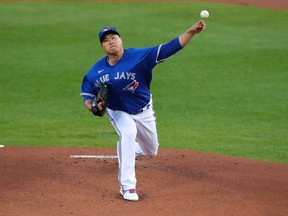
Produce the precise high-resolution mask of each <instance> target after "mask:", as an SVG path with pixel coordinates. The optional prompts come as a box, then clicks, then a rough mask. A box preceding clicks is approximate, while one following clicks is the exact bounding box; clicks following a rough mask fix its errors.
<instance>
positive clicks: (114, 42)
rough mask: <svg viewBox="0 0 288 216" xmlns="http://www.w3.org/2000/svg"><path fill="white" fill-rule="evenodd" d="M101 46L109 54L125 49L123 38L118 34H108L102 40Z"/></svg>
mask: <svg viewBox="0 0 288 216" xmlns="http://www.w3.org/2000/svg"><path fill="white" fill-rule="evenodd" d="M101 47H102V49H103V50H104V52H106V53H107V54H116V53H117V52H119V51H121V50H122V49H123V46H122V40H121V38H120V37H119V35H117V34H107V35H105V37H104V39H103V41H102V44H101Z"/></svg>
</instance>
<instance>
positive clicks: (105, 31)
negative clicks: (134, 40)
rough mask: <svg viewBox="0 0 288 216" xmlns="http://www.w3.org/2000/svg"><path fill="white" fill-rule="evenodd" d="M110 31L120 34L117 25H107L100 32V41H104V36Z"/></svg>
mask: <svg viewBox="0 0 288 216" xmlns="http://www.w3.org/2000/svg"><path fill="white" fill-rule="evenodd" d="M108 33H112V34H117V35H119V36H120V34H119V32H118V31H117V29H116V28H115V27H113V26H105V27H104V28H103V29H101V31H100V32H99V34H98V35H99V40H100V43H102V41H103V38H104V36H105V35H106V34H108Z"/></svg>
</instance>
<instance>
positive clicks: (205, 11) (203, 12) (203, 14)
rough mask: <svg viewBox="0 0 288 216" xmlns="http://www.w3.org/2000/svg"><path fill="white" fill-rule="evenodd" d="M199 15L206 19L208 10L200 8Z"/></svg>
mask: <svg viewBox="0 0 288 216" xmlns="http://www.w3.org/2000/svg"><path fill="white" fill-rule="evenodd" d="M200 16H201V18H203V19H207V18H208V17H209V12H208V11H207V10H202V11H201V13H200Z"/></svg>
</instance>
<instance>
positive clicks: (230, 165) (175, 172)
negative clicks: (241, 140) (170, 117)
mask: <svg viewBox="0 0 288 216" xmlns="http://www.w3.org/2000/svg"><path fill="white" fill-rule="evenodd" d="M71 155H94V156H95V155H97V156H100V155H102V156H107V155H109V156H115V155H116V152H115V149H101V148H64V147H4V148H1V149H0V176H1V177H0V178H1V181H0V191H1V196H0V209H1V211H0V215H1V216H2V215H3V216H4V215H5V216H7V215H9V216H14V215H21V216H25V215H27V216H28V215H29V216H33V215H61V216H63V215H145V216H147V215H197V216H199V215H205V216H209V215H221V216H223V215H253V216H257V215H261V216H263V215H269V216H271V215H275V216H276V215H277V216H281V215H283V216H284V215H288V196H287V194H288V165H285V164H276V163H267V162H260V161H254V160H248V159H241V158H234V157H228V156H222V155H215V154H208V153H202V152H194V151H188V150H176V149H160V151H159V155H158V156H157V157H155V158H150V159H143V160H137V162H136V175H137V179H138V184H137V190H138V193H139V196H140V201H139V202H137V203H134V202H128V201H124V200H123V199H122V198H121V196H120V195H119V192H118V191H119V185H118V181H117V172H118V162H117V159H115V158H108V159H105V158H104V159H97V158H71Z"/></svg>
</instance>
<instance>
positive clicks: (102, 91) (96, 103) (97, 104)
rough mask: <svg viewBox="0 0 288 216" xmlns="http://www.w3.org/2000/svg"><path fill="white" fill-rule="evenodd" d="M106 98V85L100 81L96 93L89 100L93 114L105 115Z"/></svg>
mask: <svg viewBox="0 0 288 216" xmlns="http://www.w3.org/2000/svg"><path fill="white" fill-rule="evenodd" d="M107 98H108V86H107V85H106V84H103V83H102V84H100V85H99V91H98V94H97V95H96V96H95V98H94V99H93V100H92V102H91V106H92V113H93V114H94V115H95V116H100V117H103V116H104V115H105V112H106V101H107Z"/></svg>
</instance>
